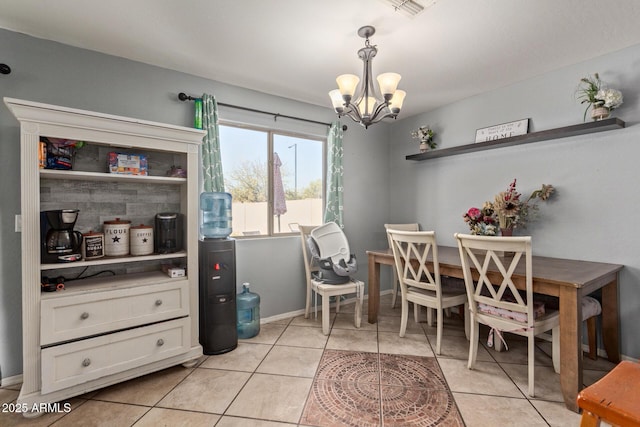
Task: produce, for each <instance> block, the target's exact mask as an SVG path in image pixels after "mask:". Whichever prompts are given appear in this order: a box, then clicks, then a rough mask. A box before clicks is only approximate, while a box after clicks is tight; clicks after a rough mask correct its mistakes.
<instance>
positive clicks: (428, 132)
mask: <svg viewBox="0 0 640 427" xmlns="http://www.w3.org/2000/svg"><path fill="white" fill-rule="evenodd" d="M434 135H435V133H434V132H433V130H432V129H431V128H430V127H429V126H420V127H419V128H418V130H414V131H412V132H411V136H412V137H413V139H417V140H419V141H420V144H427V145H428V146H429V148H431V149H434V148H436V146H437V145H438V144H437V143H436V142H434V140H433V136H434Z"/></svg>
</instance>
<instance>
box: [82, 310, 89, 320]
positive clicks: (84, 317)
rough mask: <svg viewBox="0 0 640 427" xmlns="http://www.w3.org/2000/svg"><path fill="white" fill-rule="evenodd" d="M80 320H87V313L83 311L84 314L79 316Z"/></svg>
mask: <svg viewBox="0 0 640 427" xmlns="http://www.w3.org/2000/svg"><path fill="white" fill-rule="evenodd" d="M80 318H81V319H82V320H84V319H88V318H89V313H87V312H86V311H85V312H84V313H82V314H81V315H80Z"/></svg>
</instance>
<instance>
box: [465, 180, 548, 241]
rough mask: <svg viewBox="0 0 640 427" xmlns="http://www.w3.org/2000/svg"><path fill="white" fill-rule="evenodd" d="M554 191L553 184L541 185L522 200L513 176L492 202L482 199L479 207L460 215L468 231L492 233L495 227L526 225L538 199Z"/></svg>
mask: <svg viewBox="0 0 640 427" xmlns="http://www.w3.org/2000/svg"><path fill="white" fill-rule="evenodd" d="M554 191H555V188H554V187H553V185H547V184H542V187H541V188H539V189H538V190H535V191H534V192H533V193H531V195H530V196H529V197H528V198H527V200H525V201H523V200H522V199H521V197H522V194H520V193H519V192H518V191H517V189H516V180H515V179H514V180H513V181H512V182H511V184H509V187H508V188H507V190H506V191H502V192H500V193H498V194H496V196H495V197H494V200H493V202H485V203H484V205H483V207H482V209H478V208H471V209H469V210H468V211H467V212H466V213H465V214H463V215H462V217H463V219H464V221H465V222H466V223H467V224H469V229H470V230H471V234H480V235H485V236H495V235H496V228H497V227H499V228H500V229H501V230H513V229H514V228H526V226H527V222H528V221H529V220H530V219H531V218H532V217H533V214H534V213H535V212H536V211H537V210H538V204H537V203H538V201H546V200H548V199H549V198H550V197H551V195H552V194H553V193H554ZM503 233H504V231H503Z"/></svg>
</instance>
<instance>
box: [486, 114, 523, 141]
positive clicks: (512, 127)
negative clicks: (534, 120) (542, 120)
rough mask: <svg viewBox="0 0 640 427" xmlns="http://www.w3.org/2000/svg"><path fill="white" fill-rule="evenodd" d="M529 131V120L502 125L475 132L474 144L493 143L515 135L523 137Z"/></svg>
mask: <svg viewBox="0 0 640 427" xmlns="http://www.w3.org/2000/svg"><path fill="white" fill-rule="evenodd" d="M528 131H529V119H522V120H518V121H515V122H510V123H503V124H501V125H495V126H490V127H488V128H482V129H478V130H477V131H476V142H487V141H494V140H496V139H503V138H509V137H512V136H517V135H525V134H526V133H527V132H528Z"/></svg>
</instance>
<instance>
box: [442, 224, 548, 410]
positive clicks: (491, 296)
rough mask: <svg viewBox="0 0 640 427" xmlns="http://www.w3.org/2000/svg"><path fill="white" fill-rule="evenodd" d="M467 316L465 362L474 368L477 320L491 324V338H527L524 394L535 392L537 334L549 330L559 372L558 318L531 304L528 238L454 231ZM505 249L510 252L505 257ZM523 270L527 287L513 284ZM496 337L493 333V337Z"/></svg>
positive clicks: (530, 259)
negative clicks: (515, 274) (466, 301)
mask: <svg viewBox="0 0 640 427" xmlns="http://www.w3.org/2000/svg"><path fill="white" fill-rule="evenodd" d="M455 238H456V240H457V242H458V249H459V251H460V260H461V262H462V270H463V274H464V281H465V286H466V289H467V295H468V298H469V312H470V314H471V324H470V330H471V332H470V343H469V362H468V364H467V367H468V368H469V369H473V367H474V366H475V363H476V356H477V354H478V339H479V333H478V329H479V324H480V323H482V324H485V325H487V326H489V327H490V328H492V332H493V333H494V340H495V341H496V342H497V341H498V340H500V339H502V335H501V332H510V333H514V334H517V335H522V336H526V337H527V344H528V357H527V359H528V368H529V369H528V384H529V389H528V394H529V396H531V397H534V396H535V390H534V378H535V375H534V361H535V357H534V352H535V345H534V340H535V336H536V335H539V334H541V333H544V332H546V331H549V330H551V331H552V355H553V356H552V357H553V367H554V370H555V371H556V372H560V345H559V344H560V317H559V313H558V311H557V310H550V309H545V312H544V313H543V312H542V310H540V307H539V306H538V308H537V309H536V308H534V305H535V304H534V299H533V267H532V264H533V256H532V254H531V236H518V237H495V236H476V235H468V234H458V233H456V234H455ZM505 253H510V254H509V255H507V256H505ZM517 268H518V269H520V270H518V274H519V275H520V274H522V272H524V276H525V278H524V285H525V291H524V292H519V290H518V288H517V287H516V284H515V282H514V273H515V271H516V269H517ZM495 335H497V336H495Z"/></svg>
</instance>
